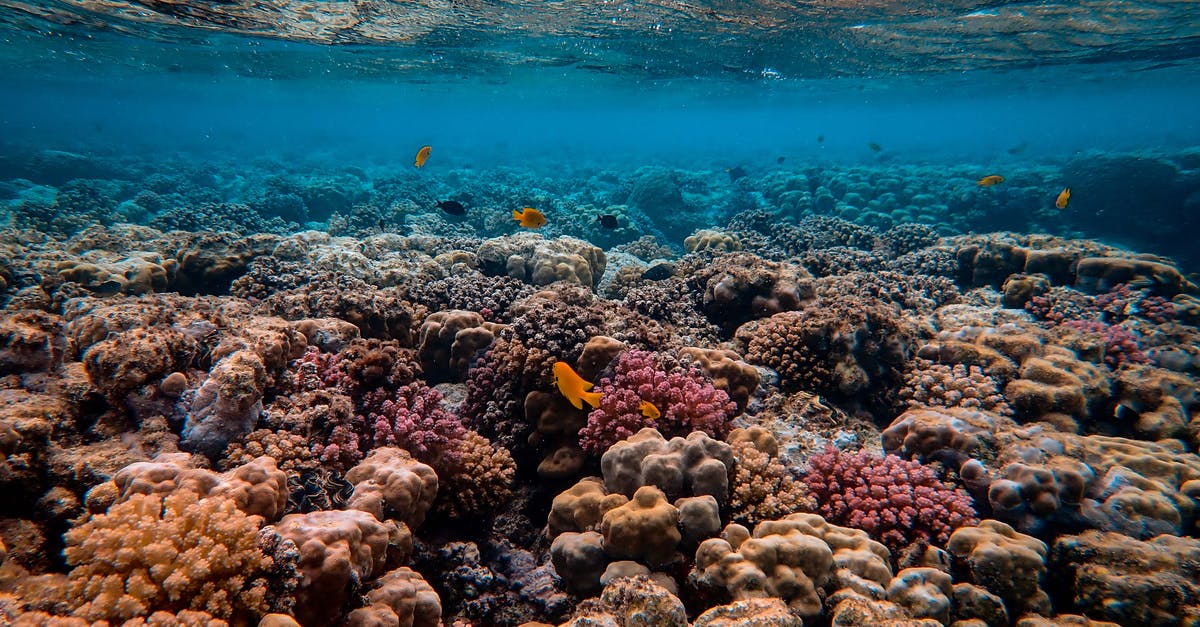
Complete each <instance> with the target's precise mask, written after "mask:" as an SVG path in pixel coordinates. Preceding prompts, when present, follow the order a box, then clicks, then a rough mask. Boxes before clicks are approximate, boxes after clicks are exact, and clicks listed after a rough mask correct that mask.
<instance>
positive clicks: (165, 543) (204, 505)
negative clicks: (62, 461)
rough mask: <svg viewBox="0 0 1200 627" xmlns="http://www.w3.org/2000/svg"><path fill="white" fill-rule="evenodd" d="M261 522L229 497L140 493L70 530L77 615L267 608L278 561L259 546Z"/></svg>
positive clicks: (249, 612) (122, 616) (222, 614)
mask: <svg viewBox="0 0 1200 627" xmlns="http://www.w3.org/2000/svg"><path fill="white" fill-rule="evenodd" d="M260 525H261V518H259V517H256V516H248V515H246V514H244V513H242V512H240V511H239V510H238V509H237V507H235V506H234V503H233V501H232V500H229V499H227V498H222V497H212V498H205V499H200V498H199V497H198V496H197V495H196V494H195V493H193V492H189V491H179V492H176V493H174V494H170V495H167V496H166V497H161V496H157V495H145V494H135V495H133V496H132V497H130V498H129V499H128V500H127V501H125V502H122V503H118V504H116V505H114V506H113V507H111V508H110V509H109V511H108V512H107V513H105V514H98V515H93V516H92V517H90V518H89V519H88V521H87V522H85V523H84V524H82V525H80V526H78V527H75V528H73V529H71V530H70V531H68V532H67V533H66V534H65V536H64V538H65V540H66V544H67V546H66V549H64V551H63V553H64V555H65V556H66V558H67V562H68V563H69V564H71V565H72V566H73V568H72V570H71V573H70V576H69V585H68V591H67V592H68V597H69V599H70V601H71V602H73V604H74V605H75V610H74V614H75V615H76V616H80V617H83V618H87V619H88V620H126V619H131V618H135V617H138V616H148V615H150V614H151V613H152V612H153V611H155V610H168V609H170V610H184V609H190V610H203V611H206V612H209V613H211V614H212V615H214V616H216V617H218V618H222V619H231V618H232V619H243V620H244V619H245V618H248V617H250V616H258V615H261V614H263V613H266V612H267V611H268V607H269V605H268V604H269V602H270V599H269V598H268V586H269V585H270V584H269V582H268V581H267V580H266V577H267V576H269V571H270V569H271V568H272V567H273V565H274V564H273V561H272V560H271V558H270V557H268V556H266V555H264V554H263V552H262V551H261V550H260V549H259V547H258V543H257V541H256V537H257V533H258V529H259V526H260Z"/></svg>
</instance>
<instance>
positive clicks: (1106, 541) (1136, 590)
mask: <svg viewBox="0 0 1200 627" xmlns="http://www.w3.org/2000/svg"><path fill="white" fill-rule="evenodd" d="M1050 560H1051V565H1052V566H1053V567H1054V568H1055V572H1061V573H1062V574H1063V576H1064V577H1065V578H1066V581H1065V582H1064V583H1065V584H1067V585H1068V586H1069V588H1070V589H1071V590H1072V591H1073V592H1072V598H1071V599H1070V601H1071V603H1072V604H1073V606H1074V609H1076V610H1077V611H1079V612H1082V613H1083V614H1086V615H1087V616H1090V617H1093V618H1097V619H1102V620H1108V621H1112V622H1114V623H1117V624H1120V625H1187V624H1191V623H1192V622H1194V621H1196V620H1198V619H1200V583H1198V582H1200V541H1197V540H1196V539H1195V538H1186V537H1178V536H1171V535H1161V536H1157V537H1155V538H1152V539H1150V540H1145V541H1143V540H1137V539H1134V538H1130V537H1128V536H1124V535H1121V534H1116V533H1104V532H1099V531H1088V532H1086V533H1083V534H1080V535H1075V536H1062V537H1060V538H1058V539H1057V540H1056V541H1055V542H1054V549H1053V551H1052V552H1051V558H1050Z"/></svg>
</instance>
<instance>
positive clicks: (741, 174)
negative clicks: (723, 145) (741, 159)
mask: <svg viewBox="0 0 1200 627" xmlns="http://www.w3.org/2000/svg"><path fill="white" fill-rule="evenodd" d="M725 172H726V173H728V174H729V182H730V183H732V182H734V181H736V180H738V179H744V178H746V169H745V168H743V167H742V166H740V165H738V166H734V167H732V168H725Z"/></svg>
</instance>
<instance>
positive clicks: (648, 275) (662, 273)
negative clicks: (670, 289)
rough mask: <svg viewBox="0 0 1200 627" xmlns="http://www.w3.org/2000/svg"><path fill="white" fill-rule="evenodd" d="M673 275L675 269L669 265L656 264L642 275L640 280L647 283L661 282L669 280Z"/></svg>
mask: <svg viewBox="0 0 1200 627" xmlns="http://www.w3.org/2000/svg"><path fill="white" fill-rule="evenodd" d="M674 274H675V268H673V267H672V266H671V264H669V263H656V264H654V265H652V266H650V267H649V268H646V271H645V272H643V273H642V278H643V279H645V280H647V281H662V280H663V279H669V278H671V277H672V276H674Z"/></svg>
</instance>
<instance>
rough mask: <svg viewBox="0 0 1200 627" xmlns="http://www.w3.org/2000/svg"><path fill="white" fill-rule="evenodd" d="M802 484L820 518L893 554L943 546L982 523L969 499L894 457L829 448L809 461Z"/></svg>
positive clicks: (914, 464) (911, 463) (922, 468)
mask: <svg viewBox="0 0 1200 627" xmlns="http://www.w3.org/2000/svg"><path fill="white" fill-rule="evenodd" d="M803 482H804V484H805V485H806V486H807V487H808V492H809V494H811V495H812V496H813V497H815V498H816V500H817V503H818V506H817V513H818V514H820V515H821V516H823V517H824V518H825V519H826V520H828V521H829V522H830V523H833V524H836V525H843V526H846V527H853V528H855V529H862V530H863V531H866V532H867V533H868V534H870V535H871V537H872V538H875V539H877V540H879V541H880V542H882V543H883V544H884V545H886V546H887V547H888V548H889V549H890V550H891V551H892V552H893V553H895V552H896V551H898V550H899V549H901V548H903V547H905V546H907V545H909V544H911V543H913V542H933V543H938V544H944V543H945V542H946V541H947V540H948V539H949V538H950V534H951V533H952V532H953V531H954V530H955V529H957V528H959V527H963V526H966V525H973V524H975V523H976V522H978V521H977V520H976V518H975V509H974V507H973V501H972V499H971V496H970V495H969V494H967V493H966V492H965V491H963V490H962V489H959V488H950V487H947V486H946V485H945V484H943V483H942V482H941V481H940V480H939V479H938V476H937V474H936V473H935V472H934V471H933V470H932V469H931V468H928V467H926V466H923V465H921V464H920V463H918V462H915V461H909V460H905V459H901V458H899V457H896V456H895V455H887V456H885V457H879V456H878V455H875V454H873V453H871V452H869V451H858V452H857V453H846V452H844V451H839V450H837V449H834V448H832V447H830V448H827V449H826V450H825V452H824V453H820V454H818V455H814V456H813V457H812V458H811V459H809V462H808V471H807V472H806V473H805V475H804V478H803Z"/></svg>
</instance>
